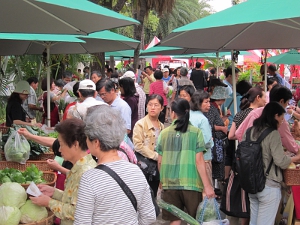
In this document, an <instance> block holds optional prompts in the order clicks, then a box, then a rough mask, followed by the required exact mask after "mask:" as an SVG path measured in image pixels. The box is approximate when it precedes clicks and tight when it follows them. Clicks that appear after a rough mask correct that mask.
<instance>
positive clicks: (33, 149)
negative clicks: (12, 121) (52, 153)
mask: <svg viewBox="0 0 300 225" xmlns="http://www.w3.org/2000/svg"><path fill="white" fill-rule="evenodd" d="M21 127H22V128H26V129H27V130H28V131H29V132H30V133H31V134H33V135H37V136H48V135H47V134H45V132H44V131H43V130H41V129H40V128H38V127H31V126H27V125H26V126H25V125H22V126H21V125H15V126H14V127H12V128H10V130H9V132H8V136H11V135H12V134H13V133H14V132H15V131H17V130H18V129H19V128H21ZM3 141H4V140H3ZM27 141H28V143H29V145H30V155H33V156H36V155H40V154H41V153H47V152H49V148H48V147H45V146H43V145H40V144H38V143H36V142H34V141H31V140H27Z"/></svg>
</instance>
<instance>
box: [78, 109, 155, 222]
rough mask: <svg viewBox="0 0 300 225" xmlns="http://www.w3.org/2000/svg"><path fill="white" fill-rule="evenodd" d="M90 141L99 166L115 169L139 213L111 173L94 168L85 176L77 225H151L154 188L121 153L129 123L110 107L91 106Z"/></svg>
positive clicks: (80, 185)
mask: <svg viewBox="0 0 300 225" xmlns="http://www.w3.org/2000/svg"><path fill="white" fill-rule="evenodd" d="M85 123H86V127H85V134H86V137H87V139H86V141H87V145H88V148H89V150H90V151H91V154H92V155H94V156H96V157H97V158H98V165H105V166H106V167H109V168H110V169H111V170H113V171H114V172H115V173H116V174H117V175H118V176H119V177H120V178H121V179H122V180H123V182H124V183H125V184H126V185H127V186H128V187H129V189H130V190H131V191H132V193H133V195H134V197H135V199H136V202H137V210H135V207H134V206H133V204H132V203H131V201H130V199H129V198H128V197H127V195H126V194H125V193H124V191H123V190H122V188H121V187H120V185H119V184H118V183H117V182H116V180H114V178H112V177H111V176H110V175H109V174H108V173H107V172H105V171H103V170H101V169H97V168H95V169H92V170H90V171H87V173H84V174H83V175H82V177H81V180H80V184H79V189H78V201H77V205H76V211H75V222H74V225H83V224H84V225H87V224H151V223H153V222H154V221H155V220H156V215H155V209H154V205H153V202H152V198H151V194H150V188H149V185H148V183H147V180H146V179H145V176H144V174H143V173H142V171H141V170H140V168H139V167H138V166H137V165H135V164H131V163H129V162H126V161H125V160H121V158H120V157H119V156H118V152H117V150H118V149H119V145H120V143H121V142H122V140H123V138H124V135H125V134H126V127H125V123H124V121H123V119H122V117H121V115H120V113H119V112H118V111H116V110H113V109H112V108H111V107H109V106H106V105H101V106H94V107H90V108H89V109H88V111H87V116H86V119H85Z"/></svg>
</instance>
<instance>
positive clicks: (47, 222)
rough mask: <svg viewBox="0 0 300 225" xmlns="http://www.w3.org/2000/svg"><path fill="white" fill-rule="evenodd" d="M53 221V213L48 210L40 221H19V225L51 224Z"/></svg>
mask: <svg viewBox="0 0 300 225" xmlns="http://www.w3.org/2000/svg"><path fill="white" fill-rule="evenodd" d="M53 221H54V214H53V212H51V211H50V210H48V217H47V218H45V219H43V220H41V221H38V222H35V223H26V224H24V223H19V225H53Z"/></svg>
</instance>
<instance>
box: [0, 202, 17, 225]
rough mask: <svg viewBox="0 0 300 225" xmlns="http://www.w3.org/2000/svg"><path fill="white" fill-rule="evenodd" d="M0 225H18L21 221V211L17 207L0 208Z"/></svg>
mask: <svg viewBox="0 0 300 225" xmlns="http://www.w3.org/2000/svg"><path fill="white" fill-rule="evenodd" d="M0 215H1V216H0V225H18V224H19V221H20V219H21V211H20V210H19V209H18V208H17V207H10V206H1V207H0Z"/></svg>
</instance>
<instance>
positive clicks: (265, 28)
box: [161, 0, 300, 52]
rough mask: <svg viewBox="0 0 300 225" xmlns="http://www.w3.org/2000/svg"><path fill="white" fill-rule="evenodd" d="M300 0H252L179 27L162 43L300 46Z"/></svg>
mask: <svg viewBox="0 0 300 225" xmlns="http://www.w3.org/2000/svg"><path fill="white" fill-rule="evenodd" d="M299 9H300V1H295V0H284V1H282V0H248V1H246V2H243V3H241V4H238V5H235V6H232V7H231V8H228V9H225V10H223V11H221V12H218V13H215V14H212V15H209V16H207V17H205V18H202V19H200V20H197V21H195V22H192V23H190V24H187V25H185V26H183V27H179V28H177V29H175V30H173V32H172V33H171V34H170V35H169V36H168V37H166V38H165V39H164V40H162V41H161V44H162V45H165V46H174V47H183V48H195V47H197V48H199V49H204V50H206V52H214V51H223V50H228V51H229V50H248V49H271V48H280V49H284V48H296V47H299V46H300V42H299V37H300V13H299Z"/></svg>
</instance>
